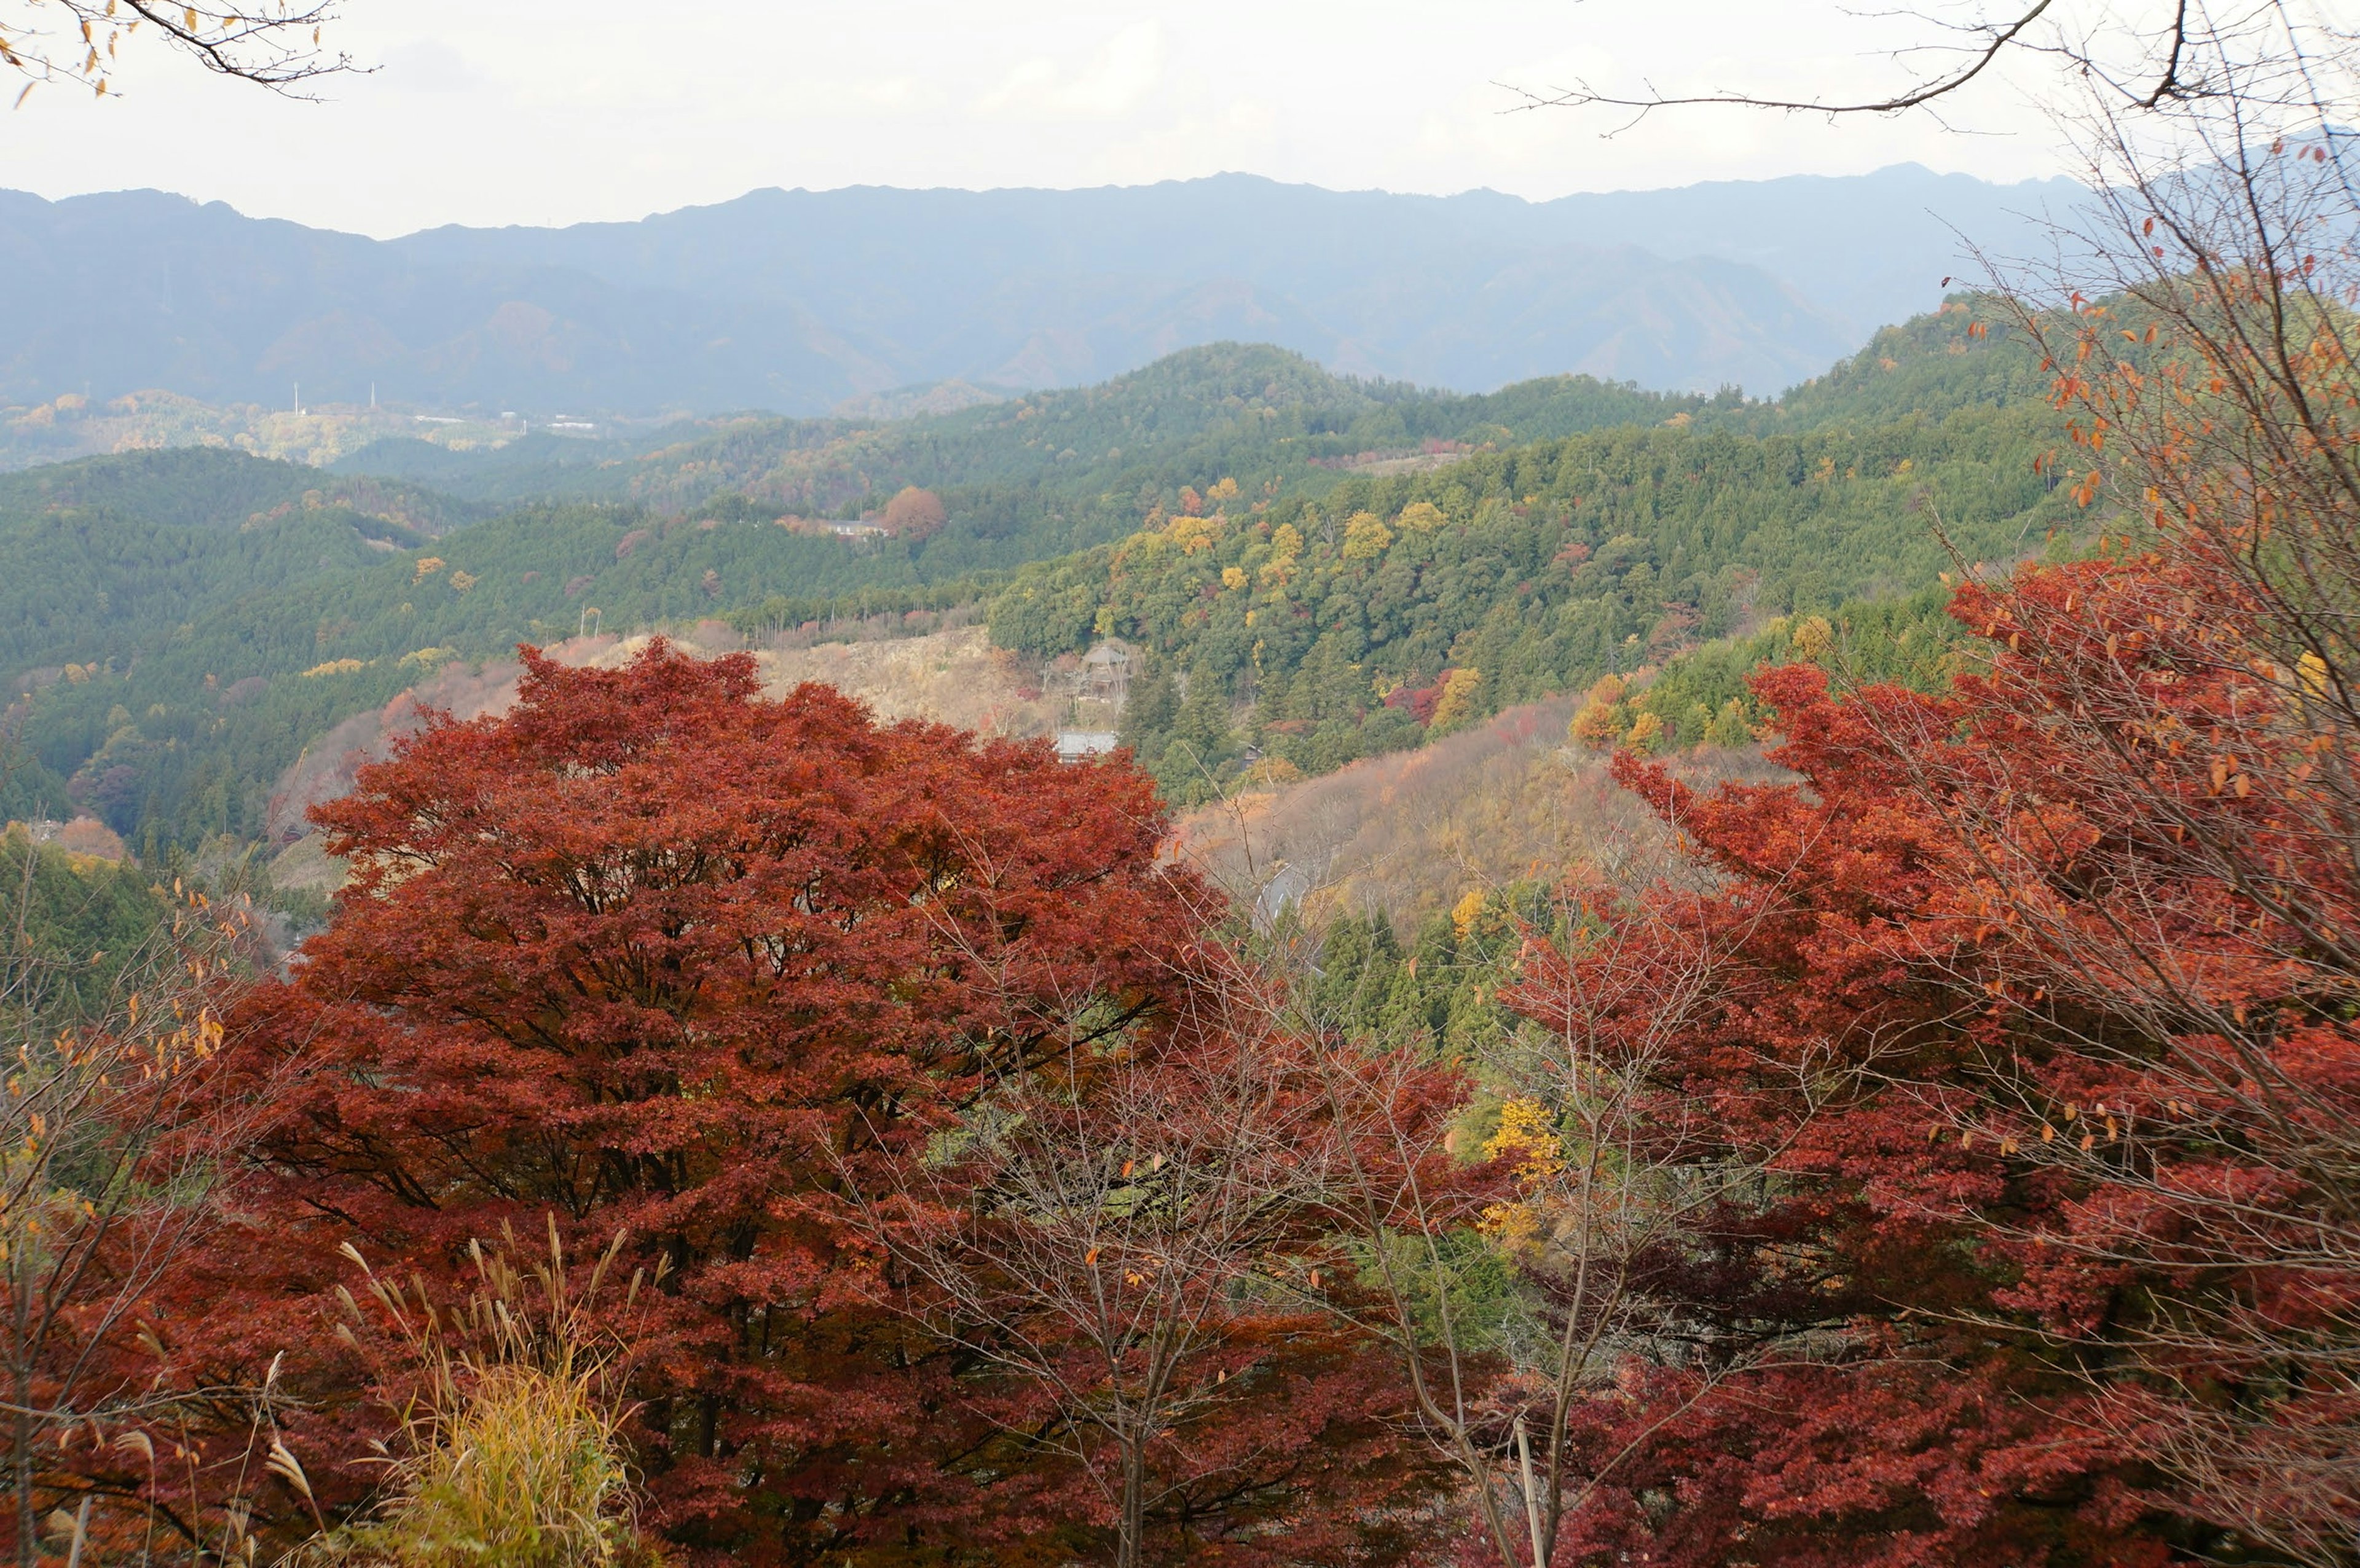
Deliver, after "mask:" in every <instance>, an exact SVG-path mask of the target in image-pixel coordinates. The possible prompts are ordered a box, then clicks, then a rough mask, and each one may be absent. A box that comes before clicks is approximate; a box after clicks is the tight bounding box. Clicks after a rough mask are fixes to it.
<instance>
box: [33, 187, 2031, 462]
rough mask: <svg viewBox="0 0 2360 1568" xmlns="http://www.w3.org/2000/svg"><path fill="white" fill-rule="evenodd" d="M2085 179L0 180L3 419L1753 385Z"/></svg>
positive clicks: (1794, 370) (1787, 369)
mask: <svg viewBox="0 0 2360 1568" xmlns="http://www.w3.org/2000/svg"><path fill="white" fill-rule="evenodd" d="M2075 189H2077V188H2074V187H2071V186H2070V184H2068V183H2067V182H2064V181H2049V182H2040V183H2033V184H2028V185H2024V186H1996V185H1987V184H1985V183H1983V182H1982V181H1978V180H1972V179H1971V178H1969V177H1966V176H1956V175H1948V176H1946V175H1937V174H1933V173H1931V172H1930V171H1927V170H1924V169H1917V168H1915V167H1914V166H1896V168H1895V169H1888V170H1884V171H1880V172H1879V173H1877V174H1873V175H1864V176H1851V177H1795V178H1793V179H1790V180H1775V181H1764V182H1759V183H1745V182H1726V181H1725V182H1720V183H1718V184H1715V185H1712V186H1698V187H1686V188H1679V189H1676V190H1672V191H1636V192H1608V193H1602V194H1599V195H1579V196H1569V197H1563V198H1558V199H1557V200H1555V201H1548V202H1538V203H1535V202H1529V201H1523V200H1522V199H1521V198H1517V197H1513V196H1507V195H1503V194H1502V193H1499V192H1496V191H1475V192H1462V193H1459V194H1458V195H1453V196H1441V197H1429V196H1415V195H1397V194H1393V193H1390V192H1382V191H1364V192H1338V191H1322V190H1320V189H1318V188H1317V187H1311V186H1301V185H1284V184H1281V183H1279V182H1277V181H1274V180H1264V179H1262V178H1260V177H1257V176H1249V175H1223V176H1216V177H1212V178H1209V179H1206V180H1187V181H1167V182H1164V183H1163V184H1160V185H1152V186H1109V187H1098V188H1095V189H1088V190H1079V191H1043V190H1022V189H1017V190H1006V191H901V190H895V189H892V188H886V187H847V188H845V189H843V190H839V191H778V190H775V189H773V190H768V191H751V192H748V193H747V194H746V195H744V196H740V197H737V198H735V199H733V200H732V201H727V202H722V203H716V204H712V205H708V206H704V207H690V208H683V209H679V210H677V211H675V212H669V213H660V214H653V215H651V216H650V217H648V218H644V219H640V220H636V221H634V222H631V223H585V224H575V225H571V226H568V227H564V228H548V229H531V228H521V227H518V228H504V229H468V228H461V227H455V226H446V227H443V228H437V229H429V230H421V231H419V232H418V233H416V234H408V235H403V236H400V237H399V238H396V239H392V240H376V239H371V238H367V237H366V236H361V235H355V234H338V233H335V232H333V231H328V230H316V229H310V228H306V227H304V226H302V225H300V224H298V223H291V222H290V221H288V220H283V219H253V218H247V217H245V216H243V215H241V214H239V213H237V212H235V211H234V210H232V209H230V208H229V207H227V206H225V205H224V204H222V203H219V202H213V203H198V202H195V201H190V200H188V199H186V198H181V197H175V196H167V195H164V194H161V193H157V192H112V193H105V194H101V195H94V196H85V197H74V198H69V199H66V200H64V201H56V202H51V201H44V200H42V199H40V198H38V197H33V196H28V195H26V194H24V193H22V192H0V265H5V267H7V268H8V270H9V271H10V272H11V274H12V276H14V277H16V278H19V279H21V280H22V286H23V287H24V288H25V289H27V291H28V292H30V293H31V294H34V295H36V296H38V297H40V298H44V299H51V300H53V301H55V303H56V309H55V310H52V311H50V312H49V313H48V314H46V315H45V316H44V317H43V318H42V319H40V320H39V321H35V322H32V323H29V324H28V325H27V327H26V329H25V330H24V331H23V332H21V333H20V335H19V336H18V338H17V339H16V341H15V342H14V343H11V344H9V345H7V346H6V347H5V348H0V400H5V401H10V402H17V403H23V402H27V401H33V400H38V399H40V398H46V397H51V396H54V395H55V394H56V393H58V392H60V391H76V392H82V391H87V392H89V393H90V394H91V395H93V396H97V397H113V396H116V395H120V394H123V393H127V392H131V391H134V390H140V389H146V388H150V387H156V388H162V389H165V390H168V391H171V392H176V393H181V394H184V395H188V396H193V397H207V398H211V399H214V400H228V399H238V400H255V401H278V400H280V399H286V400H290V401H291V400H292V398H293V397H294V388H295V384H296V383H298V382H300V383H301V384H302V386H303V387H304V390H305V393H306V395H307V396H308V397H310V398H311V400H312V401H314V402H321V401H328V400H332V399H342V400H345V401H350V402H355V403H357V402H362V401H365V400H366V399H367V397H369V396H370V395H371V393H372V392H373V391H374V392H376V393H378V394H380V395H382V396H383V397H387V398H390V399H395V400H400V401H404V402H407V403H411V404H415V405H421V406H427V407H440V408H484V409H491V408H522V409H527V410H530V411H535V412H538V413H540V414H541V415H543V416H546V415H548V414H550V413H552V412H585V411H588V412H606V413H639V414H647V413H655V412H680V413H715V412H720V411H724V410H728V409H737V408H759V409H765V410H770V411H776V412H780V413H785V414H817V413H822V412H825V411H826V410H827V409H829V408H835V407H836V406H837V405H839V404H841V403H844V402H846V401H847V400H848V399H856V398H859V397H867V396H870V395H874V394H880V393H885V392H890V391H891V390H894V389H896V388H900V387H910V386H912V385H917V384H923V383H927V382H934V381H943V380H949V379H955V378H956V379H966V380H968V381H971V382H976V383H979V384H991V385H1000V386H1031V387H1050V386H1069V385H1079V384H1084V383H1087V382H1090V381H1095V380H1101V379H1105V378H1107V377H1109V376H1115V375H1120V374H1121V373H1122V372H1124V371H1126V370H1129V369H1131V368H1135V367H1136V366H1138V365H1143V364H1146V363H1148V362H1150V361H1152V360H1153V359H1155V358H1158V357H1160V356H1162V355H1163V354H1168V353H1170V352H1172V351H1174V350H1175V349H1179V348H1184V347H1189V346H1194V345H1196V344H1198V343H1210V342H1216V341H1221V340H1225V339H1227V340H1234V339H1249V340H1257V341H1265V342H1272V343H1278V344H1280V345H1281V346H1284V347H1287V348H1290V349H1294V350H1295V351H1296V352H1299V353H1303V354H1308V355H1310V356H1311V357H1313V358H1315V359H1317V360H1319V361H1321V362H1322V363H1324V364H1327V365H1330V366H1331V367H1333V368H1336V369H1338V370H1343V371H1347V372H1351V373H1355V374H1359V375H1363V376H1385V377H1389V378H1394V379H1407V380H1412V381H1416V382H1420V383H1424V384H1428V385H1435V386H1440V387H1452V388H1455V389H1459V390H1463V391H1464V390H1479V391H1480V390H1488V389H1490V388H1491V387H1499V386H1502V385H1505V384H1508V383H1511V382H1514V381H1518V380H1523V379H1527V378H1530V377H1533V376H1543V375H1548V374H1555V373H1564V372H1580V373H1588V374H1591V375H1595V376H1600V377H1601V378H1604V379H1609V380H1628V381H1636V382H1639V383H1641V384H1643V385H1647V386H1651V387H1666V388H1672V389H1686V390H1709V389H1710V388H1712V387H1717V386H1720V385H1722V384H1724V383H1739V384H1743V385H1746V386H1749V387H1753V388H1754V389H1755V390H1757V391H1767V390H1771V389H1775V387H1783V386H1786V385H1791V384H1793V383H1795V382H1797V381H1799V380H1801V379H1803V378H1804V377H1805V376H1808V375H1810V374H1811V373H1812V372H1813V371H1815V370H1817V369H1818V368H1819V367H1820V366H1823V365H1826V364H1827V363H1829V362H1830V361H1831V360H1833V359H1835V358H1837V357H1839V356H1841V355H1842V354H1846V353H1848V352H1850V351H1851V350H1852V348H1854V347H1856V346H1857V344H1858V343H1859V342H1860V341H1861V340H1862V339H1863V338H1865V336H1866V335H1867V334H1868V332H1870V331H1871V330H1873V329H1874V327H1875V326H1876V325H1877V324H1878V323H1879V322H1881V321H1886V320H1893V319H1898V318H1899V317H1901V316H1904V315H1907V314H1908V313H1909V312H1910V311H1911V310H1916V309H1922V308H1926V307H1928V306H1930V305H1931V304H1932V303H1933V302H1934V299H1935V297H1936V295H1937V294H1938V292H1939V291H1938V289H1937V288H1936V282H1935V280H1936V278H1937V277H1939V274H1941V273H1943V272H1955V271H1957V270H1959V269H1960V268H1959V266H1958V264H1957V262H1956V260H1955V251H1956V242H1955V239H1954V237H1953V236H1952V234H1951V231H1950V229H1949V228H1946V227H1944V226H1943V223H1945V222H1951V223H1957V224H1958V225H1959V226H1960V227H1961V228H1965V229H1968V230H1970V231H1972V232H1977V233H1979V234H1988V233H1994V232H2007V233H2012V232H2014V231H2013V230H2011V229H2009V228H2008V225H2010V224H2016V223H2023V222H2026V221H2028V220H2027V217H2026V215H2025V214H2023V213H2020V212H2016V208H2017V207H2020V206H2021V207H2028V206H2036V205H2038V204H2040V203H2043V202H2047V201H2057V200H2063V199H2065V198H2066V197H2067V196H2068V195H2070V192H2071V191H2073V190H2075ZM1936 209H1939V210H1940V211H1939V215H1937V214H1936ZM1920 274H1922V275H1923V276H1922V277H1920V276H1919V275H1920ZM1913 278H1914V279H1916V281H1915V282H1914V283H1913V282H1911V281H1910V280H1911V279H1913ZM0 417H5V416H0Z"/></svg>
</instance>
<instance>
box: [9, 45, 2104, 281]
mask: <svg viewBox="0 0 2360 1568" xmlns="http://www.w3.org/2000/svg"><path fill="white" fill-rule="evenodd" d="M1898 27H1899V25H1898V24H1897V23H1894V22H1878V21H1874V20H1863V19H1861V18H1860V17H1859V16H1857V15H1854V16H1847V15H1846V14H1845V12H1844V10H1843V9H1842V8H1841V6H1840V5H1837V4H1833V3H1830V0H1190V3H1188V4H1156V5H1116V4H1103V3H1102V4H1087V3H1083V0H1033V3H1032V4H1021V5H1020V4H1009V3H1005V0H700V3H698V4H695V5H689V4H685V3H683V0H633V3H631V4H624V3H622V0H346V3H345V5H344V22H343V24H342V26H341V27H340V29H339V33H338V38H337V39H336V40H335V41H338V42H341V44H342V45H343V46H344V48H345V49H348V50H349V51H350V52H351V53H352V54H353V55H355V57H356V59H358V60H361V61H362V62H364V63H369V64H374V65H376V66H377V71H376V72H375V74H373V75H371V76H368V77H365V78H346V79H343V80H338V81H331V82H326V83H323V84H322V85H323V89H324V98H325V101H324V102H321V103H289V102H285V101H282V100H279V99H276V98H273V97H272V96H270V95H269V94H268V93H263V92H261V91H259V90H257V89H254V88H250V87H247V86H246V85H244V84H242V83H236V82H222V81H219V80H217V79H213V78H210V77H207V76H205V75H203V74H202V72H200V71H197V70H196V69H195V68H194V67H193V66H191V65H189V64H188V63H186V62H184V61H181V60H177V59H174V58H170V57H168V56H165V55H163V54H161V53H160V52H156V51H152V50H149V51H145V52H143V53H142V54H140V55H138V56H137V57H136V58H134V59H132V60H128V61H127V62H126V64H127V66H128V69H127V70H126V71H124V73H123V75H122V76H121V77H120V78H119V79H118V82H117V87H118V89H119V90H120V91H121V93H123V96H122V98H121V99H120V100H119V101H108V102H104V103H100V102H93V100H92V99H91V98H90V97H89V96H88V95H87V94H84V93H77V92H72V91H69V90H65V89H44V90H42V91H39V92H37V93H34V94H33V95H32V97H31V99H30V100H29V101H27V103H25V104H24V106H23V107H21V108H20V109H18V110H17V111H16V112H15V113H13V114H0V186H7V187H13V188H16V189H19V190H29V191H36V192H38V193H39V194H42V195H45V196H53V197H54V196H62V195H69V194H73V193H77V192H82V191H105V190H118V189H124V188H127V187H142V186H148V187H156V188H158V189H162V190H168V191H180V192H182V193H184V194H187V195H191V196H195V197H199V198H202V199H205V200H220V201H228V202H230V203H231V204H233V205H234V206H235V207H237V208H239V209H240V210H241V211H244V212H250V213H255V214H259V215H265V216H271V217H285V218H293V219H296V220H299V221H300V222H303V223H314V224H320V225H324V226H328V227H333V228H341V229H351V230H358V231H361V232H363V233H367V234H380V235H383V234H400V233H404V232H407V231H409V230H412V229H417V228H422V227H427V226H430V225H432V224H437V223H479V224H497V223H572V222H577V221H581V220H585V219H606V218H635V217H639V216H640V215H642V214H645V213H647V212H658V211H664V210H668V209H671V208H675V207H682V206H688V205H693V204H696V203H701V202H709V201H723V200H727V198H729V197H732V196H735V195H737V194H739V193H741V192H743V191H748V190H750V189H753V188H755V187H759V186H767V185H779V186H807V187H811V188H814V189H821V188H827V187H833V186H840V185H850V184H887V185H905V186H911V185H953V186H966V187H987V186H1002V185H1050V186H1076V185H1096V184H1109V183H1114V184H1131V183H1139V182H1144V181H1150V180H1164V179H1173V178H1185V177H1190V176H1195V175H1203V174H1211V173H1215V172H1218V171H1220V170H1224V169H1239V170H1244V171H1248V172H1251V173H1256V174H1265V175H1270V176H1272V177H1273V178H1276V179H1281V180H1303V181H1307V182H1310V183H1314V184H1319V185H1326V186H1329V187H1334V188H1349V189H1360V188H1367V187H1381V188H1383V189H1388V190H1393V191H1437V192H1440V191H1461V190H1466V189H1469V188H1470V187H1476V186H1490V187H1491V188H1493V189H1495V190H1502V191H1514V192H1516V193H1518V194H1521V195H1526V196H1534V197H1545V196H1556V195H1561V194H1564V193H1566V192H1568V191H1596V190H1609V189H1618V188H1627V187H1646V186H1659V185H1675V184H1686V183H1689V182H1692V181H1695V180H1713V179H1754V178H1761V177H1765V176H1770V175H1777V174H1789V173H1850V172H1857V171H1861V170H1865V169H1875V168H1880V167H1882V166H1884V165H1885V164H1889V163H1896V162H1900V161H1904V160H1911V159H1914V160H1916V161H1918V162H1922V163H1925V164H1928V165H1929V166H1931V167H1934V168H1937V169H1961V170H1965V171H1967V172H1971V173H1975V174H1981V175H1983V176H1985V177H1987V178H1993V179H2002V180H2015V179H2021V178H2025V177H2027V176H2033V175H2041V174H2049V173H2054V172H2058V171H2059V168H2060V160H2059V158H2058V156H2057V154H2056V152H2055V150H2054V146H2053V141H2052V138H2051V136H2050V135H2049V130H2048V127H2047V125H2045V123H2044V122H2042V121H2041V120H2040V119H2039V118H2038V116H2037V115H2035V114H2032V113H2031V112H2030V111H2029V110H2028V109H2027V107H2026V106H2025V103H2024V99H2023V96H2022V94H2021V93H2019V92H2017V91H2016V88H2015V87H2013V86H2012V85H2011V84H2009V83H2007V82H1995V83H1994V85H1993V86H1991V87H1990V88H1988V89H1985V90H1981V91H1979V92H1978V93H1977V95H1976V96H1975V98H1974V99H1972V101H1971V102H1968V103H1963V104H1961V105H1960V106H1959V108H1958V109H1957V110H1956V111H1955V114H1956V117H1957V119H1958V120H1959V121H1960V123H1961V125H1964V126H1966V127H1968V129H1967V130H1965V131H1961V130H1959V129H1946V128H1944V127H1943V126H1941V125H1938V124H1936V123H1934V122H1933V121H1931V120H1928V119H1923V118H1917V119H1905V120H1901V121H1879V120H1868V119H1852V120H1847V121H1843V122H1841V123H1838V124H1834V125H1830V124H1829V123H1827V122H1826V121H1824V120H1822V119H1819V118H1816V117H1808V116H1806V117H1781V116H1775V115H1768V114H1748V113H1743V112H1735V111H1683V112H1680V113H1678V114H1662V115H1659V116H1657V117H1655V118H1654V119H1651V120H1649V121H1648V122H1647V123H1645V124H1644V125H1640V126H1638V127H1636V128H1634V129H1630V130H1626V131H1624V132H1622V134H1621V135H1620V136H1615V137H1613V138H1612V139H1609V138H1606V137H1604V136H1601V131H1603V130H1605V129H1607V128H1608V126H1609V125H1610V124H1611V122H1608V121H1604V120H1601V119H1600V118H1597V117H1595V116H1589V115H1577V114H1570V113H1566V112H1562V111H1546V112H1541V113H1534V114H1508V113H1502V111H1504V110H1508V109H1510V108H1512V107H1513V104H1514V103H1515V102H1516V100H1515V97H1514V94H1513V93H1512V92H1511V91H1509V90H1508V89H1509V88H1511V87H1515V86H1524V87H1533V88H1546V87H1548V86H1551V85H1555V84H1562V83H1566V82H1570V81H1572V80H1573V79H1575V78H1577V77H1586V78H1588V79H1589V80H1590V82H1593V83H1596V84H1601V85H1604V84H1614V85H1617V86H1625V87H1628V86H1635V85H1637V84H1639V83H1641V82H1653V83H1654V84H1655V86H1656V87H1657V88H1659V89H1663V90H1667V91H1670V90H1690V89H1707V88H1721V87H1743V88H1747V89H1753V90H1759V91H1765V92H1780V93H1813V92H1820V91H1827V92H1839V93H1841V92H1852V91H1857V92H1863V93H1874V92H1882V91H1889V90H1890V89H1891V87H1892V86H1893V85H1894V84H1895V83H1896V82H1897V81H1899V80H1901V78H1900V77H1899V75H1898V72H1897V68H1896V65H1895V63H1894V62H1893V61H1892V60H1890V59H1889V58H1887V57H1886V56H1885V54H1884V53H1882V52H1881V51H1882V50H1884V49H1887V48H1889V47H1890V46H1891V45H1893V44H1894V43H1896V42H1897V41H1901V39H1902V38H1903V33H1902V32H1901V31H1898V30H1896V29H1897V28H1898ZM1503 83H1504V84H1506V86H1502V85H1500V84H1503Z"/></svg>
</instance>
